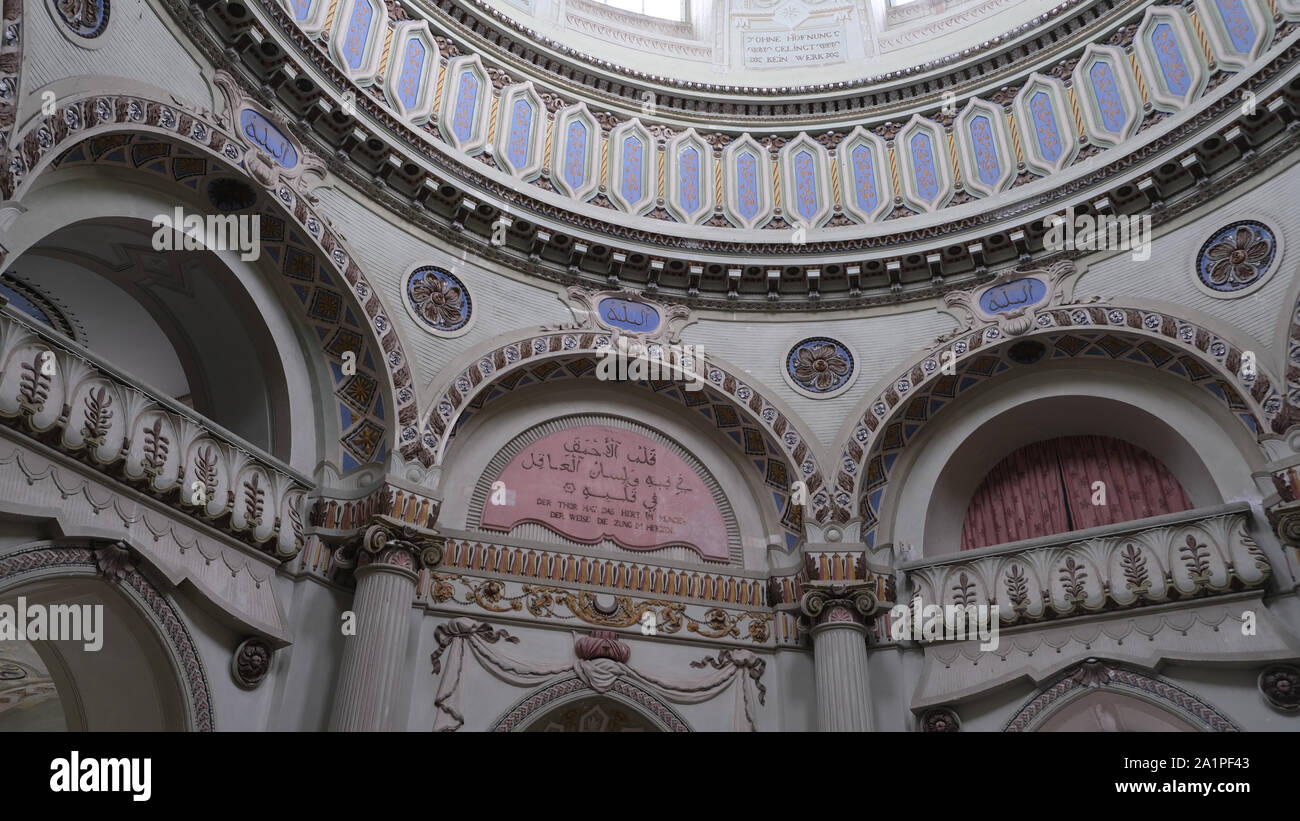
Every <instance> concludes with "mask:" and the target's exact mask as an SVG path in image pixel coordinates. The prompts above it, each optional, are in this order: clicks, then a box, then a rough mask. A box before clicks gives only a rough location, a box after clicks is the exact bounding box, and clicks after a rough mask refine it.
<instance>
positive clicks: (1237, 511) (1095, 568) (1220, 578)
mask: <svg viewBox="0 0 1300 821" xmlns="http://www.w3.org/2000/svg"><path fill="white" fill-rule="evenodd" d="M1247 513H1248V508H1247V507H1246V506H1245V505H1244V504H1242V505H1237V506H1235V508H1234V509H1230V510H1225V511H1215V512H1212V513H1211V514H1210V515H1205V514H1204V513H1202V514H1200V515H1199V516H1196V515H1192V516H1189V515H1187V514H1172V515H1170V516H1162V517H1157V518H1156V519H1153V520H1149V522H1150V523H1147V524H1144V523H1142V522H1138V523H1132V524H1129V525H1126V526H1124V527H1120V526H1108V527H1106V528H1098V530H1104V531H1105V532H1102V533H1099V534H1097V535H1095V536H1086V535H1085V536H1083V537H1080V536H1077V535H1076V536H1067V537H1066V538H1061V539H1047V540H1038V541H1042V542H1044V543H1043V544H1039V545H1034V546H1030V547H1020V548H1018V547H1016V546H1011V547H1010V548H1000V547H998V548H984V549H980V550H974V551H966V552H964V553H961V554H956V555H952V556H943V557H939V558H937V559H931V560H922V561H920V562H912V563H908V564H905V565H904V566H903V567H904V574H905V576H906V578H907V582H908V585H909V593H908V595H909V597H911V598H912V599H919V600H920V601H922V602H925V603H926V604H937V605H949V604H951V605H957V606H960V607H969V606H972V605H994V604H997V605H999V606H1000V609H1001V612H1000V617H1001V623H1002V625H1003V626H1004V627H1006V626H1011V625H1017V624H1034V623H1039V622H1043V621H1049V620H1053V619H1060V618H1068V617H1071V616H1084V615H1093V614H1097V613H1102V612H1108V611H1112V610H1128V609H1133V608H1140V607H1148V606H1152V605H1158V604H1163V603H1166V602H1177V601H1186V600H1188V599H1199V598H1204V597H1210V596H1216V595H1221V594H1225V593H1232V592H1237V591H1242V590H1258V589H1262V588H1263V587H1264V586H1265V585H1266V584H1267V582H1268V578H1269V576H1270V575H1271V573H1272V567H1271V566H1270V565H1269V562H1268V559H1267V558H1266V557H1265V555H1264V551H1263V550H1262V549H1261V548H1260V547H1259V546H1258V545H1257V544H1256V543H1255V540H1254V539H1253V538H1251V536H1250V533H1249V529H1248V519H1247ZM1171 520H1172V521H1171Z"/></svg>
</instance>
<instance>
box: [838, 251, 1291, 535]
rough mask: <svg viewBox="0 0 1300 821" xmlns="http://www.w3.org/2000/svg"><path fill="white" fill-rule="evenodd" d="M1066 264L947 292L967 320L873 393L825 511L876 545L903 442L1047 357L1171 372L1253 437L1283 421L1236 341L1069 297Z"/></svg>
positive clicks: (852, 426) (1182, 321) (1070, 276)
mask: <svg viewBox="0 0 1300 821" xmlns="http://www.w3.org/2000/svg"><path fill="white" fill-rule="evenodd" d="M1074 275H1075V270H1074V266H1073V263H1070V262H1062V263H1056V264H1054V265H1053V266H1051V267H1049V268H1047V269H1041V270H1027V271H1018V272H1013V273H1008V274H1004V275H1002V276H1000V277H999V278H998V279H997V280H995V282H994V283H993V284H992V285H989V286H986V287H984V288H982V289H980V290H979V291H975V292H954V293H951V294H949V295H948V297H947V303H948V307H949V309H950V311H951V312H953V313H954V315H957V316H964V318H965V322H964V326H963V327H960V328H958V329H957V330H956V331H954V332H953V333H952V334H950V335H948V336H947V337H944V338H943V339H941V340H940V344H939V345H938V346H936V347H935V348H933V349H932V350H930V351H928V352H927V353H926V354H925V355H923V356H922V357H920V358H918V359H916V360H914V361H913V362H912V363H911V364H910V365H908V366H907V367H905V368H903V369H900V370H899V371H897V372H895V376H894V377H893V378H892V379H891V380H890V382H889V383H888V384H887V387H885V389H884V390H883V391H881V392H880V393H879V394H877V395H876V396H873V397H869V398H868V399H867V400H866V401H864V402H863V403H862V405H860V406H859V408H860V410H859V411H855V413H854V414H853V415H852V416H851V417H850V421H849V422H847V423H846V425H845V428H844V433H845V435H844V436H842V437H841V440H840V441H841V443H842V444H841V445H840V447H839V448H838V450H839V453H840V462H839V470H838V472H837V474H836V481H835V489H836V491H835V497H834V507H833V510H832V509H831V508H829V507H828V508H826V509H822V508H818V509H817V510H816V515H817V517H818V521H822V520H823V519H822V517H823V516H826V517H831V518H833V519H834V520H836V521H848V520H850V519H851V518H853V517H854V515H855V514H856V515H857V516H860V517H861V518H862V521H863V525H862V534H863V540H864V541H865V542H866V544H868V545H869V546H874V545H875V543H876V530H877V525H878V524H879V520H880V512H881V510H882V502H883V500H884V497H885V494H886V491H887V489H888V485H889V482H890V479H891V471H892V470H893V468H894V467H895V464H896V463H897V461H898V458H899V456H900V455H901V454H902V452H903V450H904V449H905V448H906V447H907V446H908V444H909V442H911V441H912V439H913V438H914V437H915V436H916V435H917V434H918V433H919V432H920V431H921V430H922V429H923V428H924V427H925V425H926V424H928V423H929V422H930V421H931V420H932V419H933V418H934V417H935V415H936V414H938V413H939V412H940V411H941V410H942V409H943V408H944V407H945V406H947V405H948V404H950V403H951V402H952V401H953V400H955V399H957V397H958V396H960V395H961V394H963V393H965V392H966V391H968V390H970V389H972V388H974V387H976V386H978V385H981V384H983V383H985V382H987V381H988V380H991V379H996V378H997V377H999V376H1002V375H1005V374H1009V373H1011V372H1013V371H1015V370H1017V369H1018V368H1023V367H1027V366H1032V365H1035V364H1037V363H1039V362H1046V361H1054V360H1055V361H1071V360H1074V361H1088V360H1092V361H1096V362H1101V363H1120V364H1123V365H1127V366H1138V367H1143V368H1148V369H1151V370H1154V371H1159V372H1163V373H1165V374H1169V375H1172V376H1174V377H1176V378H1178V379H1181V380H1185V381H1186V382H1188V383H1191V384H1192V385H1194V386H1196V387H1197V388H1198V389H1200V390H1204V391H1205V392H1206V393H1207V394H1208V395H1209V396H1210V397H1212V400H1213V401H1214V402H1215V403H1216V404H1218V405H1220V406H1221V407H1223V408H1224V410H1225V411H1226V413H1227V414H1230V415H1231V417H1233V418H1235V419H1236V420H1237V421H1238V422H1239V423H1240V424H1241V425H1242V426H1243V428H1244V430H1245V431H1246V432H1247V433H1248V434H1249V435H1250V436H1251V437H1252V438H1254V439H1256V440H1258V439H1259V438H1261V437H1264V436H1267V435H1270V433H1271V432H1275V431H1276V428H1277V426H1278V425H1279V424H1280V421H1279V419H1278V416H1279V413H1280V412H1281V411H1282V408H1283V397H1282V395H1281V394H1280V393H1279V391H1278V388H1277V386H1278V385H1279V384H1280V382H1279V381H1278V380H1277V379H1276V378H1274V377H1271V376H1270V375H1269V374H1268V372H1267V371H1266V370H1265V368H1264V366H1263V364H1262V363H1260V362H1258V361H1256V360H1255V359H1254V357H1253V355H1252V357H1250V358H1248V359H1245V360H1244V361H1243V354H1244V353H1245V351H1244V350H1243V348H1242V347H1241V346H1239V345H1237V344H1235V343H1234V342H1233V341H1231V340H1229V339H1225V338H1223V337H1222V336H1220V335H1219V334H1217V333H1215V332H1213V331H1211V330H1210V329H1208V328H1206V327H1204V326H1202V325H1200V324H1197V323H1195V322H1192V321H1190V320H1188V319H1186V318H1182V317H1177V316H1173V315H1170V314H1167V313H1164V312H1162V311H1159V310H1155V309H1151V308H1134V307H1125V306H1117V305H1105V304H1101V303H1100V301H1099V300H1096V299H1094V300H1090V301H1080V300H1075V299H1073V298H1072V296H1071V290H1072V288H1073V284H1074V283H1073V280H1074Z"/></svg>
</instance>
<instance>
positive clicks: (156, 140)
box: [0, 73, 430, 470]
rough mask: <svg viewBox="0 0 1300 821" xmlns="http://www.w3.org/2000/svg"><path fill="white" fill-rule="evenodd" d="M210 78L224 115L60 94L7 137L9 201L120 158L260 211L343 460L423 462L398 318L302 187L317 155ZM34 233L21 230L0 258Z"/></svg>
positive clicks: (224, 203)
mask: <svg viewBox="0 0 1300 821" xmlns="http://www.w3.org/2000/svg"><path fill="white" fill-rule="evenodd" d="M217 83H218V85H219V86H220V88H221V89H222V91H223V92H224V94H225V97H226V103H227V116H219V115H215V114H213V113H212V112H209V111H206V110H195V109H189V108H185V107H182V106H179V105H177V104H175V103H174V102H169V103H165V102H160V101H157V100H152V99H149V98H147V97H145V96H139V95H136V96H127V95H113V96H103V95H100V96H85V97H79V98H74V97H67V98H63V99H60V101H59V102H60V107H59V108H58V109H57V110H56V111H55V113H54V114H52V115H49V116H45V117H40V118H37V119H36V120H35V121H33V122H32V123H31V124H30V125H29V126H28V127H27V128H26V129H25V131H24V133H23V135H22V137H21V139H15V140H14V141H13V144H14V146H15V147H14V151H13V155H12V156H11V158H10V161H9V163H8V165H7V166H6V167H5V168H3V169H0V194H3V196H4V197H5V199H6V202H5V206H6V207H7V208H8V209H10V211H11V213H16V214H18V215H19V216H18V219H19V220H21V213H22V211H23V205H22V200H23V198H24V197H25V196H26V195H27V194H28V193H29V192H30V191H32V190H33V189H34V187H35V186H36V185H37V184H38V183H43V182H44V180H46V179H48V178H49V175H50V173H51V172H52V171H62V170H65V169H66V170H71V169H74V168H76V167H78V166H96V167H110V166H117V167H121V168H125V169H129V170H132V171H134V172H145V173H148V174H151V175H153V177H154V178H155V179H156V180H162V181H166V182H168V183H170V184H173V185H177V186H180V187H182V188H183V189H185V190H184V191H182V192H181V193H182V196H183V198H184V200H186V201H190V200H200V199H202V198H203V197H206V198H207V199H208V205H210V207H211V208H212V209H215V210H216V211H219V212H224V213H228V214H245V215H249V216H252V215H256V216H259V217H260V218H261V220H262V225H261V232H260V240H261V249H262V252H263V253H264V254H265V255H266V259H265V260H264V264H266V265H269V266H271V267H273V268H274V269H275V270H277V271H278V272H279V274H280V275H281V276H280V280H281V282H280V289H281V291H282V292H286V293H288V294H291V295H292V296H291V297H286V298H285V302H286V303H287V304H289V305H290V306H291V309H292V310H294V311H296V313H297V314H298V315H299V316H300V317H301V319H302V320H303V321H304V322H306V323H307V325H308V326H309V327H310V328H311V329H312V330H313V331H314V332H315V335H316V336H317V337H318V341H319V344H320V350H321V352H322V354H323V355H324V357H325V358H326V359H327V360H328V361H329V362H330V365H329V372H330V377H331V379H332V381H333V392H334V394H335V397H336V400H337V403H338V404H337V408H338V414H339V418H340V426H341V428H342V435H341V437H340V440H339V441H340V447H341V449H342V455H343V456H342V459H341V462H342V467H343V469H344V470H347V469H349V468H352V467H356V466H360V465H364V464H369V463H372V462H375V461H382V460H383V458H384V455H385V454H386V453H387V452H388V451H389V450H390V449H394V448H400V451H401V453H402V454H403V456H404V457H405V458H407V459H411V460H418V461H422V462H428V461H430V459H429V457H428V456H427V455H422V453H421V451H422V446H421V443H420V437H419V436H418V435H417V434H416V429H415V427H414V425H415V422H416V419H417V417H418V415H419V414H418V412H417V410H416V394H415V391H414V389H413V386H412V379H411V371H410V367H409V364H408V361H407V358H406V355H405V353H404V346H403V344H402V340H401V339H400V337H399V333H398V330H397V328H396V327H395V323H393V322H392V321H391V320H390V319H389V317H388V310H387V308H386V307H385V306H384V303H383V301H382V299H381V296H380V294H379V292H378V290H377V289H376V288H374V287H373V286H372V285H371V284H370V282H369V281H368V279H367V277H366V275H365V272H364V271H363V270H362V269H361V267H360V265H359V264H358V263H357V261H356V259H355V258H354V256H353V255H352V253H351V252H350V251H349V250H348V248H347V247H346V245H345V243H344V241H343V240H342V238H341V237H340V236H339V234H338V232H337V230H336V229H335V227H334V226H333V224H332V223H331V221H330V220H329V218H328V217H326V216H325V215H323V214H321V213H320V212H319V211H318V210H317V208H316V203H317V201H316V197H315V196H314V195H312V194H311V192H310V188H311V183H310V180H311V179H313V178H319V177H320V175H321V173H322V171H323V165H322V164H321V163H320V161H319V160H318V159H316V158H315V157H313V156H312V155H311V154H310V153H309V152H307V151H306V149H305V148H304V147H303V146H302V145H301V144H299V143H298V142H297V141H296V140H295V139H294V138H292V137H290V136H288V130H287V129H286V128H284V127H283V126H282V125H279V124H277V115H275V114H274V113H272V112H271V111H269V110H268V109H265V108H264V107H262V106H260V105H259V104H257V103H256V102H254V101H252V100H250V99H248V98H246V97H245V96H244V95H243V93H242V92H241V91H240V90H239V88H238V86H237V84H236V83H235V82H234V81H233V79H232V78H230V77H229V76H228V75H225V74H223V73H218V76H217ZM232 121H233V122H232ZM21 227H22V226H21V223H16V224H15V227H14V228H11V231H15V230H20V229H21ZM37 240H39V237H32V238H29V239H27V240H26V241H23V240H21V238H20V244H14V245H12V246H11V247H10V248H9V258H8V260H6V261H9V262H11V261H12V259H13V257H14V256H16V255H17V254H18V253H21V252H22V250H24V248H25V247H26V245H30V244H31V243H32V242H34V241H37ZM349 354H350V355H349ZM345 355H349V356H347V357H346V359H347V360H349V361H347V362H346V367H345ZM353 356H355V360H354V361H351V360H352V357H353ZM354 365H355V367H354ZM399 429H400V432H399ZM399 443H400V444H399Z"/></svg>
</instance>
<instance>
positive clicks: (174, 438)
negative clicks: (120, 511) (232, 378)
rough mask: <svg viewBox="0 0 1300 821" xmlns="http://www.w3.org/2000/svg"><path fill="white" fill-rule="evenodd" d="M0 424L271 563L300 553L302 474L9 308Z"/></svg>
mask: <svg viewBox="0 0 1300 821" xmlns="http://www.w3.org/2000/svg"><path fill="white" fill-rule="evenodd" d="M0 424H4V425H7V426H8V427H11V428H13V429H15V430H17V431H20V432H21V433H23V434H25V435H27V436H29V437H31V438H33V439H36V440H38V441H40V442H42V443H44V444H45V445H48V446H50V447H52V448H54V449H55V450H58V451H60V452H62V453H65V454H68V455H69V456H72V457H74V458H76V459H78V460H79V461H81V462H83V463H85V464H87V465H90V466H91V467H93V468H94V469H95V470H97V471H99V472H101V473H103V474H104V475H106V476H109V477H111V478H112V479H114V480H115V481H118V482H122V483H123V484H125V485H128V486H130V487H133V488H135V489H137V490H139V491H142V492H144V493H146V494H148V495H149V496H152V497H153V498H155V499H158V500H160V501H162V502H163V503H165V504H167V505H168V506H169V507H171V508H173V509H174V510H176V511H178V512H180V513H182V514H184V515H185V516H187V517H190V518H193V519H196V520H199V521H201V522H203V523H204V524H207V525H210V526H212V527H216V528H217V529H219V530H223V531H225V532H227V533H230V534H231V535H233V536H234V537H235V538H237V539H239V540H240V541H243V542H245V543H246V544H248V545H251V546H252V547H255V548H257V549H258V550H262V551H264V552H266V553H269V554H271V555H273V556H275V557H277V558H279V559H287V558H289V557H292V556H294V555H296V554H297V553H298V551H299V550H300V549H302V545H303V520H302V515H303V510H302V507H303V500H304V497H305V496H306V493H307V490H308V488H309V487H310V482H309V481H308V480H307V479H306V478H305V477H302V476H299V475H298V474H297V473H296V472H294V471H293V469H292V468H289V467H288V466H287V465H284V464H282V463H280V462H279V461H277V460H275V459H273V458H271V457H270V456H268V455H266V454H262V453H259V452H258V451H257V449H255V448H254V447H253V446H251V445H248V444H247V443H245V442H242V441H240V440H238V439H236V438H235V437H234V436H233V435H231V434H227V433H224V432H222V431H221V430H220V429H219V428H217V427H216V426H215V425H213V424H212V423H211V422H210V421H208V420H207V419H204V418H203V417H201V416H199V415H198V414H196V413H194V412H193V411H192V410H190V409H189V408H187V407H185V406H183V405H181V404H179V403H177V402H175V401H172V400H169V399H161V398H157V397H154V396H152V395H150V394H149V393H148V392H147V390H146V389H145V388H143V387H141V386H139V385H136V384H135V383H133V382H131V381H129V380H128V379H127V378H126V377H124V376H121V375H120V374H118V373H116V372H115V371H113V370H111V369H109V368H108V367H107V366H105V365H102V364H100V363H99V362H98V360H96V359H94V358H93V357H92V355H91V354H89V353H88V352H86V351H84V350H80V349H77V348H76V347H75V346H74V345H72V343H68V342H64V341H62V340H61V339H60V338H58V337H56V336H54V335H52V334H49V333H47V332H45V331H44V330H41V329H40V328H38V327H37V326H36V325H34V324H30V323H29V322H28V320H27V318H26V317H25V316H24V315H22V314H20V313H18V312H17V311H16V310H14V309H13V308H5V309H4V310H3V311H0Z"/></svg>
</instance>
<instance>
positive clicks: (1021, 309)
mask: <svg viewBox="0 0 1300 821" xmlns="http://www.w3.org/2000/svg"><path fill="white" fill-rule="evenodd" d="M1076 274H1077V271H1076V269H1075V267H1074V263H1073V262H1072V261H1070V260H1061V261H1058V262H1054V263H1052V264H1051V265H1048V266H1047V267H1046V268H1031V269H1015V270H1012V271H1006V272H1004V273H1002V274H999V275H998V276H997V277H996V278H995V279H994V280H993V281H992V282H991V283H989V284H987V285H982V286H980V287H978V288H972V289H970V290H965V291H951V292H949V293H948V294H947V295H946V296H945V297H944V306H945V307H944V310H945V311H946V312H947V313H949V314H951V315H952V316H953V317H954V318H956V319H957V320H958V321H959V322H961V323H962V325H961V326H960V327H958V328H957V329H956V330H955V331H953V332H952V333H950V334H947V335H945V336H941V337H939V339H938V340H937V341H938V342H947V341H948V340H950V339H953V338H954V337H956V336H959V335H961V334H964V333H966V332H967V331H971V330H974V329H976V328H980V327H991V328H994V329H996V332H997V335H999V336H1003V337H1013V336H1020V335H1022V334H1026V333H1028V332H1029V331H1030V330H1032V329H1033V327H1034V324H1035V320H1036V319H1037V318H1038V316H1039V315H1040V314H1042V313H1043V312H1044V311H1047V310H1049V309H1051V308H1057V307H1060V306H1062V305H1081V304H1088V303H1092V302H1099V301H1101V297H1092V298H1090V299H1088V300H1083V301H1079V300H1074V299H1073V298H1072V294H1071V292H1072V290H1073V287H1074V279H1075V276H1076ZM990 333H991V334H992V333H993V332H992V331H990Z"/></svg>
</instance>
